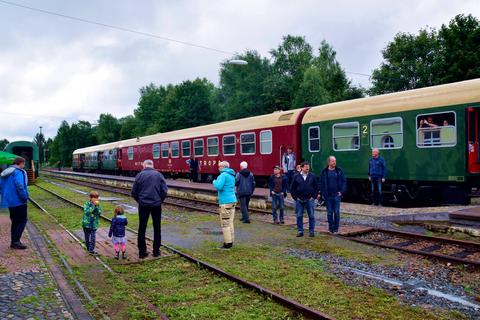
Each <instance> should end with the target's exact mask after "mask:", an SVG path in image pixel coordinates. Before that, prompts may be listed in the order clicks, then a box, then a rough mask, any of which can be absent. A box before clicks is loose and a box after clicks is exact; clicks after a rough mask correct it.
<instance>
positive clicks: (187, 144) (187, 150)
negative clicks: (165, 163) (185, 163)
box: [182, 140, 190, 158]
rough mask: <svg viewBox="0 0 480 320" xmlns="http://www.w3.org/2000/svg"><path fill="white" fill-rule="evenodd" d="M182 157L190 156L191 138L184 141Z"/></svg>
mask: <svg viewBox="0 0 480 320" xmlns="http://www.w3.org/2000/svg"><path fill="white" fill-rule="evenodd" d="M182 157H184V158H188V157H190V141H189V140H185V141H182Z"/></svg>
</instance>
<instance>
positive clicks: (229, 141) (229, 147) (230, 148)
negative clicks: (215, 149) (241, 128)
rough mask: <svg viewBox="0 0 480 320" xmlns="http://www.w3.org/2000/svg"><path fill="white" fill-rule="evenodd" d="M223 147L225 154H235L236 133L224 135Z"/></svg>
mask: <svg viewBox="0 0 480 320" xmlns="http://www.w3.org/2000/svg"><path fill="white" fill-rule="evenodd" d="M222 147H223V155H224V156H234V155H235V153H236V152H237V150H236V145H235V135H234V134H232V135H229V136H223V138H222Z"/></svg>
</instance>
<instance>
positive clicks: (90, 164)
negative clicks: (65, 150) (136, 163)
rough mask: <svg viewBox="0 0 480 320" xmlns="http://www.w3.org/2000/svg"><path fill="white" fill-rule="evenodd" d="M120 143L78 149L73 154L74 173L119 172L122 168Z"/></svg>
mask: <svg viewBox="0 0 480 320" xmlns="http://www.w3.org/2000/svg"><path fill="white" fill-rule="evenodd" d="M120 159H121V157H120V149H119V142H112V143H106V144H102V145H98V146H93V147H86V148H82V149H77V150H75V151H74V152H73V159H72V168H73V170H74V171H83V170H87V171H95V172H102V171H109V172H118V171H120V170H121V168H120V163H119V161H120Z"/></svg>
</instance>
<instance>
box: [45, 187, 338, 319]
mask: <svg viewBox="0 0 480 320" xmlns="http://www.w3.org/2000/svg"><path fill="white" fill-rule="evenodd" d="M37 187H38V188H40V189H42V190H44V191H46V192H48V193H50V194H52V195H54V196H56V197H58V198H59V199H62V200H63V201H65V202H67V203H69V204H71V205H73V206H75V207H78V208H80V209H82V210H83V206H81V205H79V204H77V203H75V202H74V201H71V200H69V199H66V198H65V197H63V196H61V195H59V194H57V193H56V192H54V191H51V190H48V189H46V188H43V187H40V186H38V185H37ZM101 217H102V218H103V219H105V220H107V221H111V219H110V218H108V217H105V216H103V215H101ZM127 229H128V230H130V231H131V232H133V233H135V234H138V232H137V231H136V230H133V229H131V228H129V227H127ZM146 238H147V239H149V240H150V241H153V239H152V238H151V237H149V236H146ZM162 246H163V247H165V248H166V249H168V250H170V251H172V252H174V253H176V254H178V255H180V256H181V257H183V258H185V259H187V260H188V261H190V262H192V263H195V264H197V265H199V266H201V267H203V268H205V269H207V270H210V271H212V272H213V273H215V274H218V275H220V276H222V277H225V278H227V279H229V280H231V281H234V282H236V283H238V284H240V285H241V286H243V287H245V288H247V289H250V290H253V291H255V292H258V293H259V294H261V295H263V296H266V297H267V298H270V299H272V300H274V301H276V302H277V303H279V304H280V305H282V306H284V307H287V308H288V309H290V310H292V311H295V312H298V313H300V314H301V315H303V316H305V317H306V318H308V319H328V320H334V319H335V318H334V317H332V316H329V315H327V314H325V313H323V312H320V311H318V310H315V309H313V308H310V307H308V306H306V305H303V304H301V303H299V302H297V301H295V300H292V299H290V298H287V297H285V296H282V295H280V294H278V293H276V292H274V291H272V290H270V289H267V288H264V287H262V286H260V285H258V284H257V283H254V282H251V281H248V280H245V279H243V278H240V277H238V276H235V275H233V274H231V273H229V272H227V271H225V270H223V269H220V268H218V267H216V266H214V265H212V264H210V263H208V262H205V261H202V260H200V259H197V258H195V257H193V256H191V255H189V254H186V253H184V252H182V251H180V250H178V249H175V248H173V247H171V246H168V245H165V244H162Z"/></svg>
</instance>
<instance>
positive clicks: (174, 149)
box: [171, 141, 180, 158]
mask: <svg viewBox="0 0 480 320" xmlns="http://www.w3.org/2000/svg"><path fill="white" fill-rule="evenodd" d="M171 147H172V158H178V155H179V152H180V150H179V146H178V141H175V142H172V146H171Z"/></svg>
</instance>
